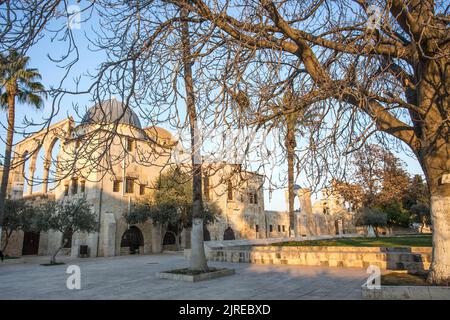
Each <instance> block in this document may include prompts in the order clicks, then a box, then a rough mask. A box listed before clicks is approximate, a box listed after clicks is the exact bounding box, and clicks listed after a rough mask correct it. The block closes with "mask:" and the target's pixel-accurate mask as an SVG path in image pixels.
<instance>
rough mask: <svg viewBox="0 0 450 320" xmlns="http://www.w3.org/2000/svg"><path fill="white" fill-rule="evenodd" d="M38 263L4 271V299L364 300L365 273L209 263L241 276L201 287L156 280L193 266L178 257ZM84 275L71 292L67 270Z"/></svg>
mask: <svg viewBox="0 0 450 320" xmlns="http://www.w3.org/2000/svg"><path fill="white" fill-rule="evenodd" d="M42 261H45V259H44V258H43V257H37V258H36V261H35V262H33V259H28V261H27V263H23V264H15V265H2V266H1V267H0V299H172V300H174V299H187V300H196V299H223V300H227V299H237V300H240V299H243V300H244V299H262V300H266V299H267V300H272V299H362V296H361V285H362V284H363V283H364V282H365V280H366V279H367V274H366V271H365V269H357V268H348V269H347V268H324V267H307V266H301V267H300V266H284V265H277V266H274V265H253V264H250V265H249V264H240V263H229V262H209V265H210V266H213V267H220V268H233V269H235V272H236V274H235V275H232V276H228V277H224V278H217V279H213V280H208V281H202V282H197V283H189V282H182V281H173V280H167V279H158V278H157V276H156V274H157V272H161V271H164V270H169V269H176V268H183V267H186V266H187V262H186V260H185V259H184V258H183V256H182V255H181V254H180V255H174V254H160V255H142V256H122V257H111V258H90V259H64V261H65V262H66V264H65V265H59V266H51V267H45V266H41V265H40V264H39V263H42ZM70 264H77V265H79V266H80V269H81V289H80V290H69V289H67V288H66V280H67V278H68V277H69V274H66V269H67V267H68V265H70Z"/></svg>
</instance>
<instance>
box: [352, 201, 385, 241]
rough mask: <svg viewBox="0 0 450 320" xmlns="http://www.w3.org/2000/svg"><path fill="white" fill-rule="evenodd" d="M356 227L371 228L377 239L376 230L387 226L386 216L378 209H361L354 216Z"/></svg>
mask: <svg viewBox="0 0 450 320" xmlns="http://www.w3.org/2000/svg"><path fill="white" fill-rule="evenodd" d="M355 223H356V225H358V226H371V227H373V230H374V232H375V235H376V236H377V237H378V228H379V227H384V226H386V225H387V215H386V213H384V212H383V211H381V210H380V209H378V208H369V207H364V208H361V209H360V210H359V211H358V212H357V215H356V220H355Z"/></svg>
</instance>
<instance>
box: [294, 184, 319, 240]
mask: <svg viewBox="0 0 450 320" xmlns="http://www.w3.org/2000/svg"><path fill="white" fill-rule="evenodd" d="M297 197H298V199H299V201H300V212H301V213H302V214H304V215H305V216H306V221H307V224H306V229H307V232H305V233H306V234H307V235H314V234H315V231H314V230H315V223H314V221H313V215H312V205H311V191H310V190H309V189H298V190H297Z"/></svg>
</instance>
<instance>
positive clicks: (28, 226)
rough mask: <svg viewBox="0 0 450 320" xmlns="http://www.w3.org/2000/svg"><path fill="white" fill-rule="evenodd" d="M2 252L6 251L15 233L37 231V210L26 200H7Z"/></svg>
mask: <svg viewBox="0 0 450 320" xmlns="http://www.w3.org/2000/svg"><path fill="white" fill-rule="evenodd" d="M3 231H4V233H3V238H4V240H5V241H4V242H3V243H2V248H1V250H2V251H5V250H6V248H7V246H8V243H9V239H10V237H11V235H12V233H13V232H17V231H36V210H35V209H34V208H33V207H32V206H30V205H28V204H27V203H26V202H25V201H24V200H6V202H5V216H4V219H3Z"/></svg>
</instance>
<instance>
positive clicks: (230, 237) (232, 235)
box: [223, 227, 235, 240]
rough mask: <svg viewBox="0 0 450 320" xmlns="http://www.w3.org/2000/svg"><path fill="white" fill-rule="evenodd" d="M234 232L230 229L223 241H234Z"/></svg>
mask: <svg viewBox="0 0 450 320" xmlns="http://www.w3.org/2000/svg"><path fill="white" fill-rule="evenodd" d="M234 239H235V237H234V231H233V229H231V227H228V228H227V229H226V230H225V232H224V233H223V240H234Z"/></svg>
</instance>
